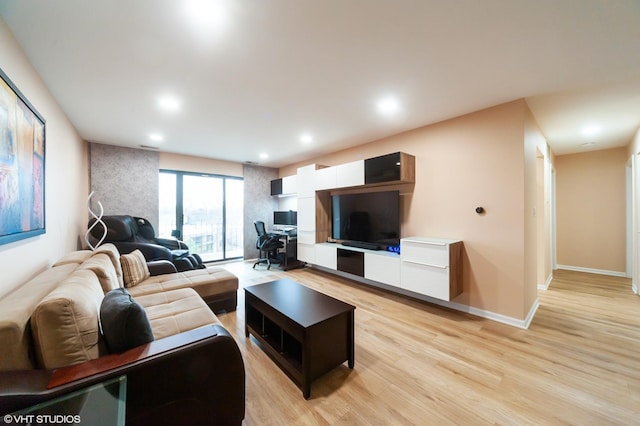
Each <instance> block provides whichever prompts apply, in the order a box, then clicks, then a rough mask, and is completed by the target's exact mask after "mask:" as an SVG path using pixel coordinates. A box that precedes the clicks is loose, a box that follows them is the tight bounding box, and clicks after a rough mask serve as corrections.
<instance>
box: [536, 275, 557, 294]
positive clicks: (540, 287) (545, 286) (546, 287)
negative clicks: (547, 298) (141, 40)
mask: <svg viewBox="0 0 640 426" xmlns="http://www.w3.org/2000/svg"><path fill="white" fill-rule="evenodd" d="M551 281H553V272H551V273H550V274H549V276H548V277H547V280H546V281H545V282H544V284H538V290H549V285H550V284H551Z"/></svg>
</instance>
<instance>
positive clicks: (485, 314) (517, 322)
mask: <svg viewBox="0 0 640 426" xmlns="http://www.w3.org/2000/svg"><path fill="white" fill-rule="evenodd" d="M313 268H314V269H316V270H319V271H323V272H327V273H329V274H331V275H337V276H339V277H343V278H346V279H348V280H350V281H355V282H357V283H360V284H364V285H369V286H372V287H377V288H380V289H383V290H386V291H389V292H391V293H395V294H399V295H404V296H407V297H411V298H412V299H418V300H421V301H423V302H428V303H432V304H434V305H438V306H442V307H444V308H450V309H454V310H456V311H460V312H465V313H467V314H471V315H475V316H477V317H481V318H486V319H489V320H492V321H496V322H500V323H502V324H507V325H510V326H512V327H517V328H523V329H527V328H529V324H530V323H531V320H533V316H534V315H535V313H536V310H537V309H538V306H539V302H538V300H537V299H536V301H535V303H534V304H533V306H532V307H531V309H530V310H529V314H528V315H527V317H526V318H525V319H524V320H521V319H517V318H513V317H510V316H507V315H503V314H498V313H496V312H492V311H487V310H485V309H479V308H475V307H473V306H469V305H463V304H461V303H456V302H449V301H447V300H441V299H435V298H433V297H429V296H425V295H423V294H419V293H414V292H412V291H408V290H404V289H402V288H400V287H394V286H391V285H388V284H383V283H379V282H377V281H372V280H368V279H366V278H362V277H358V276H355V275H352V274H348V273H346V272H341V271H336V270H334V269H328V268H325V267H323V266H317V265H313Z"/></svg>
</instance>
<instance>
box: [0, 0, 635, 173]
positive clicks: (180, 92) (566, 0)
mask: <svg viewBox="0 0 640 426" xmlns="http://www.w3.org/2000/svg"><path fill="white" fill-rule="evenodd" d="M194 2H195V3H204V4H208V5H209V9H211V6H215V9H217V10H218V12H220V13H219V14H218V15H215V16H213V15H211V16H213V18H210V15H208V13H207V12H203V11H200V12H198V13H197V14H196V15H195V17H194V16H193V15H192V14H191V15H190V14H189V13H188V12H187V6H189V5H190V4H191V3H194ZM0 15H1V16H2V18H3V19H4V21H5V22H6V23H7V24H8V25H9V27H10V28H11V30H12V32H13V34H14V35H15V37H16V39H17V40H18V42H19V43H20V45H21V46H22V48H23V49H24V51H25V52H26V55H27V56H28V57H29V59H30V60H31V62H32V63H33V65H34V67H35V68H36V69H37V71H38V72H39V74H40V75H41V77H42V79H43V80H44V82H45V83H46V85H47V86H48V87H49V89H50V90H51V92H52V93H53V95H54V96H55V98H56V99H57V100H58V102H59V103H60V105H61V106H62V108H63V110H64V111H65V112H66V113H67V115H68V116H69V118H70V120H71V121H72V123H73V124H74V126H75V127H76V128H77V130H78V132H79V133H80V135H81V136H82V137H83V138H85V139H86V140H89V141H94V142H101V143H108V144H114V145H123V146H131V147H139V146H140V145H150V146H156V147H158V148H159V149H160V150H162V151H167V152H175V153H182V154H189V155H197V156H203V157H210V158H218V159H224V160H231V161H239V162H245V161H252V162H256V163H259V164H262V165H266V166H272V167H279V166H282V165H286V164H290V163H293V162H296V161H301V160H304V159H307V158H311V157H313V156H317V155H319V154H322V153H325V152H330V151H335V150H338V149H340V148H346V147H348V146H353V145H358V144H361V143H365V142H369V141H372V140H375V139H378V138H382V137H385V136H388V135H392V134H396V133H399V132H401V131H404V130H409V129H413V128H417V127H420V126H424V125H427V124H431V123H435V122H438V121H441V120H444V119H447V118H452V117H455V116H459V115H461V114H465V113H468V112H472V111H475V110H478V109H482V108H485V107H489V106H493V105H496V104H500V103H503V102H507V101H511V100H514V99H519V98H525V99H527V102H528V104H529V106H530V108H531V110H532V112H533V114H534V116H535V117H536V119H537V121H538V123H539V125H540V127H541V129H542V131H543V133H544V134H545V136H546V137H547V139H548V142H549V144H550V145H551V147H552V149H553V151H554V152H555V153H556V154H565V153H572V152H581V151H584V150H594V149H604V148H609V147H614V146H624V145H626V144H627V143H628V142H629V141H630V140H631V138H632V136H633V134H634V132H635V131H636V130H637V129H638V127H639V126H640V1H638V0H615V1H612V0H562V1H557V0H535V1H532V0H481V1H480V0H450V1H449V0H447V1H445V0H438V1H436V0H260V1H255V0H233V1H232V0H181V1H176V0H117V1H104V0H100V1H98V0H56V1H42V0H41V1H36V0H20V1H16V0H0ZM216 16H217V17H216ZM1 67H2V64H0V68H1ZM9 77H11V76H9ZM164 94H171V95H173V96H175V97H177V98H178V100H179V102H180V108H179V110H178V111H176V112H173V113H168V112H165V111H161V110H160V109H159V108H158V106H157V100H158V97H160V96H162V95H164ZM383 96H395V97H396V98H397V100H398V102H399V104H400V110H399V111H398V112H397V113H396V114H395V115H394V116H391V117H383V116H381V115H380V114H379V113H378V112H377V111H376V102H377V101H378V100H379V99H380V98H381V97H383ZM45 118H46V117H45ZM589 125H591V126H598V127H599V128H600V133H599V134H596V135H595V136H590V137H587V136H585V135H583V134H582V130H583V128H584V127H585V126H589ZM154 132H158V133H161V134H163V135H164V140H163V141H161V142H154V141H151V140H149V137H148V136H149V134H150V133H154ZM303 133H310V134H312V135H313V137H314V140H313V142H312V143H310V144H303V143H301V142H300V141H299V137H300V135H301V134H303ZM587 142H595V144H594V145H590V146H586V147H585V146H583V144H585V143H587ZM263 152H264V153H267V154H268V155H269V157H268V159H261V158H260V157H259V154H260V153H263Z"/></svg>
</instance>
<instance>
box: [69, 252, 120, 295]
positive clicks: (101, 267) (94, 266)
mask: <svg viewBox="0 0 640 426" xmlns="http://www.w3.org/2000/svg"><path fill="white" fill-rule="evenodd" d="M78 269H80V270H82V269H88V270H90V271H92V272H93V273H94V274H96V276H97V277H98V279H99V280H100V285H101V286H102V291H103V293H104V294H107V293H109V292H110V291H111V290H113V289H115V288H118V287H120V281H119V280H118V276H117V275H116V271H115V269H114V268H113V265H112V263H111V259H110V257H109V255H108V254H106V253H96V254H94V255H93V256H91V257H90V258H89V259H87V260H85V261H84V262H82V265H80V266H79V267H78Z"/></svg>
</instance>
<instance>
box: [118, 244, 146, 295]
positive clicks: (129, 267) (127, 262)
mask: <svg viewBox="0 0 640 426" xmlns="http://www.w3.org/2000/svg"><path fill="white" fill-rule="evenodd" d="M120 263H121V264H122V278H123V280H124V286H125V287H133V286H134V285H137V284H139V283H141V282H142V281H144V280H146V279H147V278H149V277H150V276H151V273H150V272H149V267H148V266H147V261H146V260H145V258H144V255H143V254H142V252H141V251H140V250H138V249H136V250H134V251H132V252H131V253H129V254H123V255H122V256H120Z"/></svg>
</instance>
